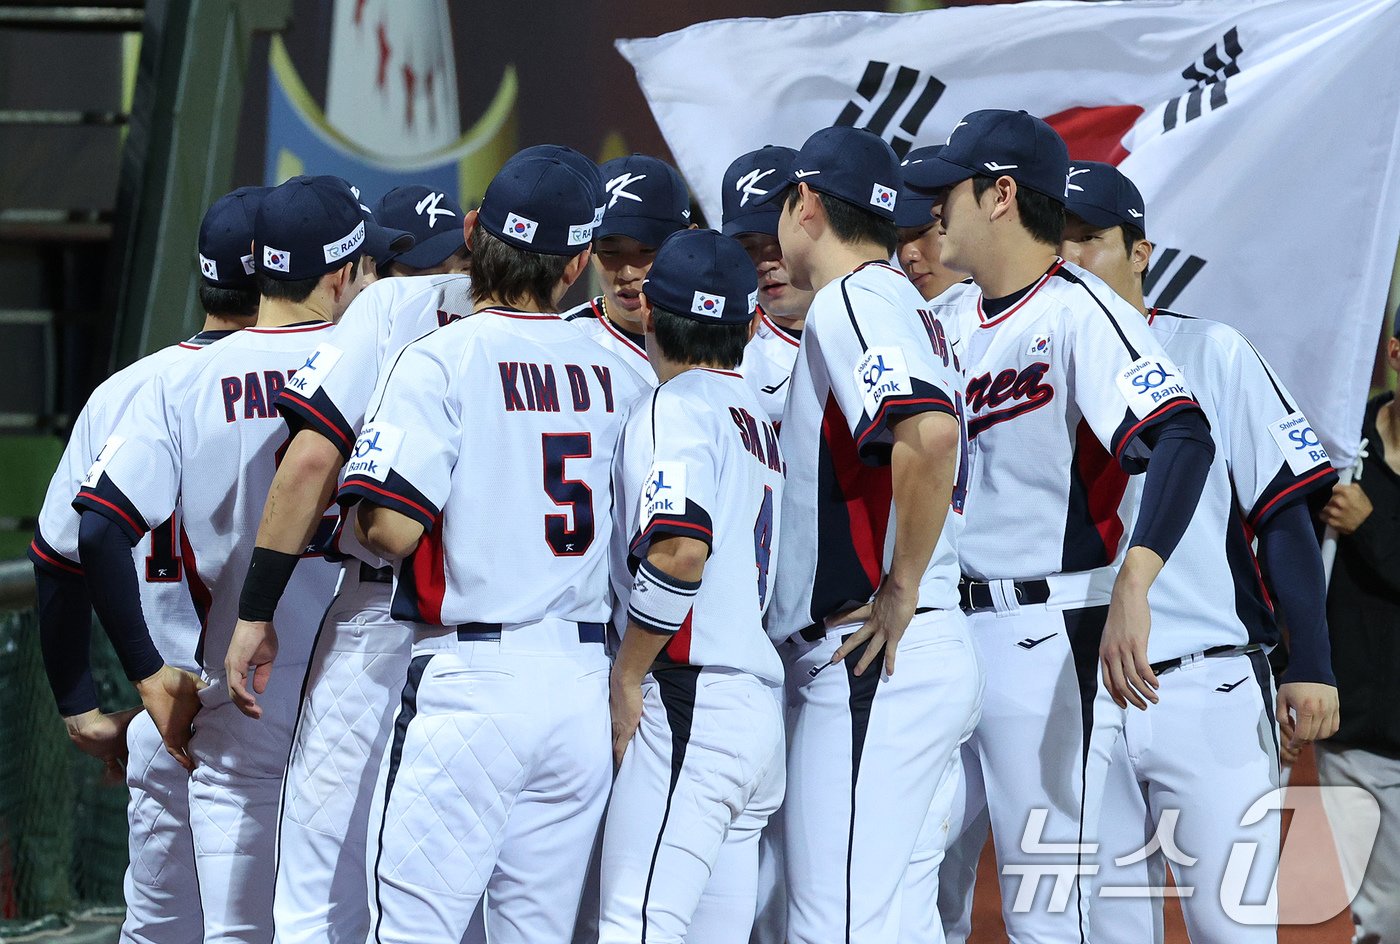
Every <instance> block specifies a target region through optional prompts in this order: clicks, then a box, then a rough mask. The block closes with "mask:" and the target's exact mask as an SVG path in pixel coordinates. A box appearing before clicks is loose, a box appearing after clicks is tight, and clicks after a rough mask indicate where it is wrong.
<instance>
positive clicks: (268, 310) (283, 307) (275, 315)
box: [257, 292, 335, 328]
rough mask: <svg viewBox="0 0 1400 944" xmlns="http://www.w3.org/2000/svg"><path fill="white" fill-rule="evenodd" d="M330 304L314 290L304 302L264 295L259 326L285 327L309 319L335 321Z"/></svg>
mask: <svg viewBox="0 0 1400 944" xmlns="http://www.w3.org/2000/svg"><path fill="white" fill-rule="evenodd" d="M329 307H330V306H328V305H326V304H325V302H324V300H323V299H319V298H317V293H316V292H312V293H311V295H310V296H309V297H308V298H307V299H306V301H304V302H293V301H288V300H287V299H285V298H268V297H267V296H265V295H264V296H263V299H262V301H261V302H260V303H259V304H258V320H257V326H258V327H259V328H285V327H286V326H287V325H294V324H302V323H304V322H307V321H334V320H335V318H333V317H332V316H331V312H330V310H329Z"/></svg>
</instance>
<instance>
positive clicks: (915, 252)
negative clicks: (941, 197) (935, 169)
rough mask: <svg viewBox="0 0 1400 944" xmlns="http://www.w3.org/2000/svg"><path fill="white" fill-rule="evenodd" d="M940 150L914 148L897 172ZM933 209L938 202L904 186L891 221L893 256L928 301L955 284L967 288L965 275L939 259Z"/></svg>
mask: <svg viewBox="0 0 1400 944" xmlns="http://www.w3.org/2000/svg"><path fill="white" fill-rule="evenodd" d="M942 150H943V145H941V144H934V145H931V146H929V147H921V148H914V149H913V150H912V151H910V152H909V153H908V154H907V155H906V156H905V158H904V160H903V161H902V162H900V165H899V166H900V168H901V171H903V170H904V169H906V168H908V167H909V166H910V165H911V164H912V165H918V164H922V163H923V162H924V161H925V160H926V159H928V158H931V157H937V156H938V152H939V151H942ZM937 207H938V202H937V200H936V199H935V197H933V196H932V195H930V194H928V193H920V192H919V191H917V190H913V189H911V188H908V187H906V188H904V189H903V190H901V191H900V193H899V203H898V204H896V206H895V210H894V222H895V225H896V226H897V227H899V252H898V253H897V254H896V258H897V259H898V260H899V267H900V268H901V269H903V270H904V274H905V275H906V276H908V277H909V281H910V282H913V283H914V287H915V288H916V289H918V290H919V294H920V295H922V296H923V297H924V301H928V302H931V301H933V300H934V299H935V298H938V297H939V296H940V295H942V294H943V293H944V292H946V291H948V290H949V289H950V288H952V287H953V286H955V285H958V284H969V285H970V280H968V278H967V276H965V275H964V274H963V273H961V272H956V271H954V270H952V269H950V268H948V267H947V266H945V265H944V264H943V262H942V260H941V259H940V258H939V247H940V246H941V245H942V242H943V231H942V230H941V229H940V228H939V226H938V220H936V219H934V213H935V212H936V209H937ZM950 300H951V299H950Z"/></svg>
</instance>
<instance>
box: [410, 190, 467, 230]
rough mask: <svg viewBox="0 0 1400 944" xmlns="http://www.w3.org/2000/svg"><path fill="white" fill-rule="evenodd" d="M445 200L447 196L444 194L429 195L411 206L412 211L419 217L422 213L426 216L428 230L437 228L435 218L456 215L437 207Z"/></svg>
mask: <svg viewBox="0 0 1400 944" xmlns="http://www.w3.org/2000/svg"><path fill="white" fill-rule="evenodd" d="M446 199H447V194H445V193H430V194H428V195H427V196H426V197H424V198H423V199H422V200H419V201H418V202H417V203H415V204H414V205H413V211H414V212H415V213H417V214H418V215H419V216H422V215H423V214H424V213H426V214H428V229H433V228H435V227H436V226H437V218H438V217H439V216H456V215H457V214H456V213H453V212H452V211H451V210H449V209H447V208H445V207H439V206H438V204H440V203H441V202H442V201H443V200H446Z"/></svg>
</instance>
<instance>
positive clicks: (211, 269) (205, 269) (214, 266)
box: [199, 252, 219, 282]
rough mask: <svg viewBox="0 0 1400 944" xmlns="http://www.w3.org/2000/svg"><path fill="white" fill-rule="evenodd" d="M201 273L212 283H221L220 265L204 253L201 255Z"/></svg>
mask: <svg viewBox="0 0 1400 944" xmlns="http://www.w3.org/2000/svg"><path fill="white" fill-rule="evenodd" d="M199 272H200V274H201V275H203V276H204V277H205V278H206V279H208V280H209V281H211V282H217V281H219V264H218V263H217V262H215V261H214V260H213V259H210V258H209V257H208V256H206V255H205V254H204V253H202V252H201V253H200V254H199Z"/></svg>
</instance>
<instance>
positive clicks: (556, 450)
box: [540, 433, 593, 557]
mask: <svg viewBox="0 0 1400 944" xmlns="http://www.w3.org/2000/svg"><path fill="white" fill-rule="evenodd" d="M540 451H541V453H542V454H543V456H544V492H545V494H546V495H548V496H549V497H550V499H551V500H553V502H554V504H556V505H558V506H560V507H561V508H568V509H570V510H571V511H572V512H573V520H574V525H573V527H572V528H571V527H569V517H570V516H569V515H545V516H544V540H545V543H546V544H548V545H549V549H550V550H551V551H553V552H554V556H555V557H580V556H582V555H583V554H584V553H585V552H586V551H587V550H588V548H589V545H591V544H592V543H593V489H591V488H589V487H588V483H587V482H584V481H582V480H581V479H571V478H566V477H565V468H564V466H565V463H567V462H568V460H570V459H588V458H591V457H592V456H593V440H592V438H591V437H590V436H589V434H588V433H543V434H541V436H540Z"/></svg>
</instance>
